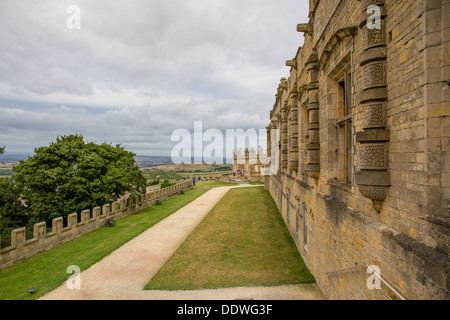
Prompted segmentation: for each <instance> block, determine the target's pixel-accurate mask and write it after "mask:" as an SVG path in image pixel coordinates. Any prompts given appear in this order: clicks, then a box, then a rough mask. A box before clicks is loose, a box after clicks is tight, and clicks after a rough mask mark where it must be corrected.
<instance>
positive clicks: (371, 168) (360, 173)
mask: <svg viewBox="0 0 450 320" xmlns="http://www.w3.org/2000/svg"><path fill="white" fill-rule="evenodd" d="M372 5H374V6H377V9H378V10H379V12H380V13H381V16H380V20H379V22H380V25H379V27H378V28H377V27H374V26H373V25H369V23H370V21H369V22H368V19H369V18H371V19H373V13H370V12H369V13H367V8H368V7H370V6H372ZM361 6H362V8H361V9H362V14H361V19H360V25H359V27H360V29H361V31H362V44H363V52H362V53H361V55H360V57H359V63H360V65H361V67H362V69H363V91H362V93H361V95H360V97H359V102H360V104H361V107H362V111H363V131H361V132H357V133H356V142H357V146H356V148H357V153H358V170H357V172H356V184H357V185H358V188H359V191H360V192H361V194H362V195H363V196H364V197H366V198H368V199H371V200H372V201H373V205H374V208H375V209H376V210H377V211H378V212H380V210H381V205H382V201H384V200H385V198H386V196H387V192H388V188H389V187H390V176H389V173H388V171H387V169H388V146H389V135H390V134H389V131H388V130H386V125H387V120H386V100H387V89H386V40H385V39H386V34H385V22H384V18H385V15H384V11H385V9H384V0H362V1H361Z"/></svg>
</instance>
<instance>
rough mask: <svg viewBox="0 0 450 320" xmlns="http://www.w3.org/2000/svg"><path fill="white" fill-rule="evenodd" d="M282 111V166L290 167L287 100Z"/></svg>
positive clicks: (284, 167)
mask: <svg viewBox="0 0 450 320" xmlns="http://www.w3.org/2000/svg"><path fill="white" fill-rule="evenodd" d="M280 113H281V167H282V168H283V169H286V168H287V167H288V124H287V101H286V102H285V103H284V104H283V106H282V107H281V110H280Z"/></svg>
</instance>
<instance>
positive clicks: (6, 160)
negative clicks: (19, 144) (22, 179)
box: [0, 153, 29, 164]
mask: <svg viewBox="0 0 450 320" xmlns="http://www.w3.org/2000/svg"><path fill="white" fill-rule="evenodd" d="M28 156H29V155H28V154H8V153H6V154H2V155H0V163H2V164H14V163H19V161H20V160H27V159H28Z"/></svg>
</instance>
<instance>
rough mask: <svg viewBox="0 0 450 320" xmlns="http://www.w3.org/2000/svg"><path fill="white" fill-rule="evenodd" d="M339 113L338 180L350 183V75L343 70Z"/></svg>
mask: <svg viewBox="0 0 450 320" xmlns="http://www.w3.org/2000/svg"><path fill="white" fill-rule="evenodd" d="M338 90H339V98H340V99H339V103H340V106H339V109H340V110H339V115H340V118H338V119H337V120H336V130H337V137H336V138H337V144H338V146H339V148H338V149H337V150H336V152H337V161H338V164H337V167H338V171H339V176H338V177H337V179H338V180H340V181H342V182H344V183H345V184H352V176H353V131H352V108H353V103H352V75H351V73H350V72H344V73H343V77H342V79H341V81H340V82H339V88H338Z"/></svg>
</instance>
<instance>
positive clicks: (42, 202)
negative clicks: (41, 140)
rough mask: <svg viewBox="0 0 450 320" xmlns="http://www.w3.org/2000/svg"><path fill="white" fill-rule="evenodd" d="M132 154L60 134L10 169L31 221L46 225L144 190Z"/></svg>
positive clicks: (143, 183) (116, 147)
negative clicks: (127, 194)
mask: <svg viewBox="0 0 450 320" xmlns="http://www.w3.org/2000/svg"><path fill="white" fill-rule="evenodd" d="M134 156H135V154H133V153H131V152H128V151H125V149H124V148H123V147H121V146H120V145H116V146H111V145H109V144H106V143H104V144H102V145H97V144H95V143H92V142H90V143H86V142H85V141H84V138H83V136H81V135H69V136H61V137H58V138H57V139H56V142H52V143H51V144H50V145H49V146H48V147H40V148H37V149H35V155H34V156H33V157H30V158H29V159H28V160H26V161H20V163H19V165H18V166H16V167H14V168H13V171H14V172H16V175H15V177H14V179H15V180H16V181H17V183H18V184H19V185H20V186H21V187H22V189H23V190H22V197H23V199H24V200H25V203H26V205H27V206H28V207H29V215H30V223H36V222H40V221H46V222H47V223H49V222H50V221H51V220H52V219H53V218H55V217H60V216H62V217H64V218H65V217H67V215H69V214H71V213H74V212H77V213H80V212H81V211H82V210H85V209H92V208H94V207H96V206H102V205H104V204H107V203H111V202H112V201H116V200H117V199H118V198H119V197H120V195H123V194H124V193H125V192H126V191H130V192H137V193H142V192H145V188H146V179H145V178H144V176H143V175H142V172H141V170H140V169H139V167H138V166H137V164H136V162H135V159H134Z"/></svg>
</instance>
